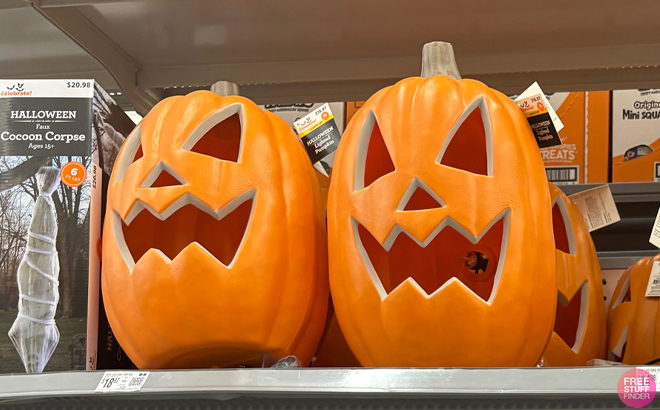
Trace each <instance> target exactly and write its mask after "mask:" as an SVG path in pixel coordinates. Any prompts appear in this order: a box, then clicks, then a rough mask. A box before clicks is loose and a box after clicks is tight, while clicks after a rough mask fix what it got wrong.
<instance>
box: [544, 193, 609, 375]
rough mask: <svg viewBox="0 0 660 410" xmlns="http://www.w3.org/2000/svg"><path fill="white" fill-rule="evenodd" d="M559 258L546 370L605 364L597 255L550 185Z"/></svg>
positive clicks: (575, 213) (570, 207)
mask: <svg viewBox="0 0 660 410" xmlns="http://www.w3.org/2000/svg"><path fill="white" fill-rule="evenodd" d="M550 197H551V198H552V221H553V228H554V229H553V230H554V234H555V246H556V248H557V249H556V254H557V314H556V316H555V329H554V332H553V334H552V337H551V338H550V343H549V344H548V347H547V348H546V350H545V353H544V354H543V357H544V358H545V360H546V362H547V363H548V365H550V366H586V364H587V361H588V360H591V359H604V358H605V356H606V351H607V340H606V338H607V320H606V317H605V300H604V299H603V284H602V278H601V275H600V265H599V263H598V255H597V254H596V248H595V246H594V243H593V240H592V239H591V235H590V234H589V230H588V228H587V225H586V224H585V223H584V219H583V217H582V214H581V213H580V210H579V209H578V208H577V206H575V204H573V202H572V201H571V200H570V199H569V198H568V197H567V196H566V195H564V193H563V192H561V190H560V189H559V188H557V186H555V185H554V184H550Z"/></svg>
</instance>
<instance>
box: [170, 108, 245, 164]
mask: <svg viewBox="0 0 660 410" xmlns="http://www.w3.org/2000/svg"><path fill="white" fill-rule="evenodd" d="M242 122H243V121H242V106H241V105H240V104H232V105H229V106H227V107H225V108H222V109H221V110H219V111H217V112H216V113H214V114H213V115H211V116H209V117H208V118H207V119H205V120H204V121H203V122H202V123H201V124H200V125H199V126H198V127H197V128H196V129H195V130H194V131H193V132H192V134H191V135H190V137H189V138H188V139H187V140H186V142H185V143H184V144H183V146H182V148H183V149H185V150H189V151H192V152H196V153H198V154H202V155H208V156H210V157H214V158H217V159H219V160H222V161H231V162H240V158H241V149H242V146H241V145H242V144H241V139H242V134H243V132H242Z"/></svg>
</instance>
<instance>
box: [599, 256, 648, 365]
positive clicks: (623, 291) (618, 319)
mask: <svg viewBox="0 0 660 410" xmlns="http://www.w3.org/2000/svg"><path fill="white" fill-rule="evenodd" d="M654 262H660V255H656V256H654V257H652V258H643V259H641V260H640V261H638V262H637V263H635V264H634V265H632V266H631V267H629V268H628V270H626V271H625V272H624V274H623V276H621V279H619V283H618V284H617V286H616V289H615V290H614V294H613V295H612V304H611V305H610V310H609V313H608V316H607V324H608V326H607V329H608V339H609V341H608V345H609V351H610V352H612V353H613V354H614V355H615V356H617V357H618V358H619V359H621V360H622V361H623V363H624V364H629V365H640V364H646V363H650V362H655V361H657V360H658V359H660V298H657V297H646V288H647V286H648V282H649V278H650V276H651V269H652V268H653V263H654Z"/></svg>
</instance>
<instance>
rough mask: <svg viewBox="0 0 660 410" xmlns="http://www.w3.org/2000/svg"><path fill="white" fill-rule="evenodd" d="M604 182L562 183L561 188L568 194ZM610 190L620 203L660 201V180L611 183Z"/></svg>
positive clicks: (594, 186) (615, 199)
mask: <svg viewBox="0 0 660 410" xmlns="http://www.w3.org/2000/svg"><path fill="white" fill-rule="evenodd" d="M602 185H603V184H580V185H562V186H561V187H560V188H561V190H562V191H564V193H565V194H566V195H573V194H577V193H578V192H582V191H586V190H589V189H593V188H597V187H599V186H602ZM609 185H610V191H612V197H613V198H614V202H616V203H617V204H620V203H631V202H634V203H642V202H652V203H655V202H658V203H660V182H627V183H611V184H609Z"/></svg>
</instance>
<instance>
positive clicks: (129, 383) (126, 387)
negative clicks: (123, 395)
mask: <svg viewBox="0 0 660 410" xmlns="http://www.w3.org/2000/svg"><path fill="white" fill-rule="evenodd" d="M147 377H149V372H139V371H138V372H135V371H133V372H130V371H129V372H127V371H109V372H105V373H104V374H103V377H102V378H101V381H100V382H99V385H98V386H97V387H96V391H97V392H110V391H138V390H140V389H142V386H144V383H145V382H146V381H147Z"/></svg>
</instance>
